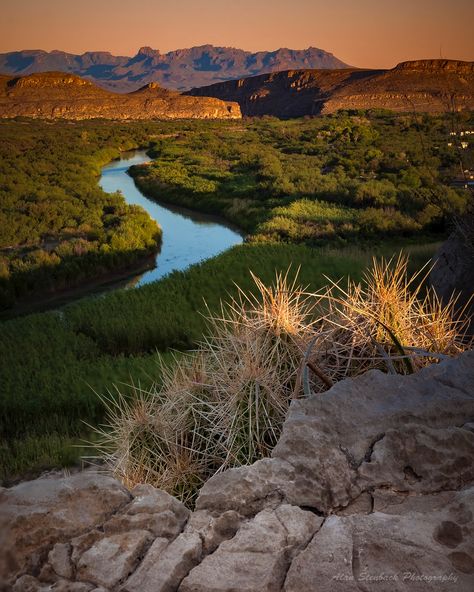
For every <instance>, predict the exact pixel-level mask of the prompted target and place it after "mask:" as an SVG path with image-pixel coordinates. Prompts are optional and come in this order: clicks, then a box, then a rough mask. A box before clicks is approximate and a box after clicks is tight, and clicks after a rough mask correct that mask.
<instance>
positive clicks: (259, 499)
mask: <svg viewBox="0 0 474 592" xmlns="http://www.w3.org/2000/svg"><path fill="white" fill-rule="evenodd" d="M294 478H295V471H294V468H293V467H292V465H290V464H289V463H287V462H285V461H283V460H274V459H269V458H264V459H263V460H260V461H257V462H256V463H254V464H253V465H251V466H249V467H239V468H237V469H230V470H228V471H225V472H224V473H219V474H217V475H215V476H214V477H212V478H211V479H209V481H207V482H206V483H205V484H204V486H203V487H202V489H201V491H200V492H199V497H198V499H197V501H196V509H197V510H210V511H211V512H214V513H220V512H226V511H228V510H233V511H235V512H238V513H239V514H241V515H242V516H253V515H255V514H256V513H257V512H260V510H262V509H264V508H276V507H277V506H278V505H280V503H281V502H282V500H283V499H284V488H283V489H282V487H283V486H284V485H285V484H287V483H289V482H292V481H293V480H294Z"/></svg>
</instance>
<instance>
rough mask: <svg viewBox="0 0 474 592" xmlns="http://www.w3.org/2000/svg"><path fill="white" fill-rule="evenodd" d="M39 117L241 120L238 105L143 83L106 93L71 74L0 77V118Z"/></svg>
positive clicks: (49, 73)
mask: <svg viewBox="0 0 474 592" xmlns="http://www.w3.org/2000/svg"><path fill="white" fill-rule="evenodd" d="M17 116H24V117H33V118H38V119H56V118H62V119H73V120H82V119H94V118H96V117H101V118H104V119H125V120H130V119H132V120H133V119H135V120H139V119H140V120H141V119H145V120H149V119H157V118H160V119H189V118H190V119H241V117H242V115H241V112H240V107H239V105H238V104H237V103H233V102H225V101H221V100H220V99H216V98H213V97H206V98H202V97H189V96H183V95H181V94H180V93H177V92H174V91H170V90H167V89H164V88H159V87H153V86H145V87H143V88H141V89H139V90H137V91H136V92H132V93H128V94H117V93H113V92H110V91H106V90H104V89H102V88H99V87H97V86H95V85H94V84H92V83H91V82H90V81H88V80H83V79H81V78H79V76H75V75H74V74H65V73H62V72H45V73H34V74H30V75H28V76H24V77H7V76H4V75H3V76H2V75H0V118H2V117H8V118H10V117H17Z"/></svg>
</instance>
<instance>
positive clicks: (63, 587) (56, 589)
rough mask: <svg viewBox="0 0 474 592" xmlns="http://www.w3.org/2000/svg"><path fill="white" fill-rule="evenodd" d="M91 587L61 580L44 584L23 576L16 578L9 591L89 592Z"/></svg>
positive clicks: (81, 583)
mask: <svg viewBox="0 0 474 592" xmlns="http://www.w3.org/2000/svg"><path fill="white" fill-rule="evenodd" d="M93 587H94V586H92V585H91V584H86V583H83V582H70V581H68V580H63V579H59V580H58V581H57V582H55V583H54V584H44V583H43V582H40V581H39V580H38V579H37V578H35V577H33V576H30V575H24V576H21V577H20V578H18V580H17V581H16V582H15V584H14V585H13V587H12V588H10V589H11V590H12V591H13V592H91V590H92V589H93Z"/></svg>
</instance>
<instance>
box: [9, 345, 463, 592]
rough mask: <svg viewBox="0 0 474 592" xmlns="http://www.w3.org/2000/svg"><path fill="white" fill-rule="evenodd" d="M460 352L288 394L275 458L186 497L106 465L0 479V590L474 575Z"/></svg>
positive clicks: (199, 587) (280, 587) (293, 590)
mask: <svg viewBox="0 0 474 592" xmlns="http://www.w3.org/2000/svg"><path fill="white" fill-rule="evenodd" d="M473 425H474V352H467V353H465V354H463V355H462V356H460V357H459V358H457V359H454V360H447V361H444V362H442V363H441V364H439V365H435V366H431V367H429V368H426V369H424V370H422V371H420V372H419V373H417V374H415V375H412V376H404V377H402V376H387V375H384V374H382V373H381V372H378V371H373V372H368V373H367V374H366V375H364V376H362V377H359V378H356V379H351V380H346V381H343V382H341V383H338V384H337V385H336V386H334V387H333V388H332V389H331V390H329V391H327V392H326V393H324V394H322V395H315V396H313V397H310V398H307V399H303V400H298V401H294V402H293V403H292V405H291V408H290V411H289V414H288V417H287V420H286V422H285V425H284V429H283V433H282V436H281V439H280V441H279V443H278V445H277V447H276V448H275V450H274V454H273V458H270V459H265V460H262V461H259V462H257V463H255V464H254V465H252V466H249V467H241V468H239V469H232V470H229V471H226V472H224V473H222V474H219V475H216V476H215V477H213V478H212V479H210V480H209V481H208V483H206V485H205V486H204V487H203V489H202V491H201V494H200V496H199V499H198V501H197V508H196V511H195V512H193V513H190V512H189V510H187V509H186V508H185V507H184V506H183V505H182V504H181V503H180V502H179V501H177V500H176V499H174V498H173V497H171V496H170V495H168V494H166V493H164V492H162V491H159V490H156V489H154V488H153V487H151V486H148V485H142V486H139V487H136V488H135V489H134V490H133V491H132V492H128V491H126V490H125V489H124V488H123V487H122V486H121V485H120V484H118V483H117V482H116V481H114V480H113V479H110V478H109V477H106V476H104V475H92V474H88V473H85V474H79V475H75V476H74V477H69V478H67V479H39V480H37V481H32V482H29V483H23V484H21V485H19V486H16V487H14V488H12V489H10V490H5V489H4V490H2V491H1V492H0V502H1V506H0V516H1V518H2V520H3V527H4V529H5V528H6V530H5V532H6V534H7V538H5V535H4V538H3V541H2V543H3V544H2V548H3V547H5V548H6V549H7V550H9V551H10V552H9V553H7V554H5V555H4V557H3V559H4V563H3V584H2V586H0V590H14V591H21V592H47V591H50V590H51V591H52V590H55V591H57V590H59V591H62V590H64V591H70V592H74V591H76V592H91V591H92V590H94V592H119V591H121V592H175V591H180V592H234V591H235V592H265V591H267V592H274V591H275V592H278V591H285V592H306V591H307V592H310V591H311V592H313V591H314V590H317V591H318V592H320V591H325V590H327V591H331V592H333V591H335V592H338V591H341V592H342V591H343V592H346V591H351V590H354V591H360V590H363V591H364V592H372V591H373V592H375V591H380V590H381V591H387V592H388V591H398V590H399V591H402V590H403V591H406V590H408V591H410V590H414V591H420V592H421V591H423V592H424V591H425V590H431V589H433V590H441V591H443V592H444V591H446V592H448V591H453V592H458V591H460V592H472V590H473V589H474V429H473Z"/></svg>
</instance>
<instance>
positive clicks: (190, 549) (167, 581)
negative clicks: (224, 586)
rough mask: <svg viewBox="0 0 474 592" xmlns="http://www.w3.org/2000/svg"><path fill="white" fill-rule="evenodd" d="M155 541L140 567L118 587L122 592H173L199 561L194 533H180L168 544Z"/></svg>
mask: <svg viewBox="0 0 474 592" xmlns="http://www.w3.org/2000/svg"><path fill="white" fill-rule="evenodd" d="M164 541H165V539H157V540H156V541H155V543H154V544H153V545H152V547H151V548H150V550H149V551H148V553H147V555H146V556H145V558H144V560H143V562H142V563H141V565H140V567H139V568H138V569H137V570H136V571H135V573H134V574H133V575H132V576H131V577H130V578H129V579H128V580H127V581H126V583H125V584H124V586H123V587H122V588H121V590H122V591H123V592H174V591H175V590H177V589H178V586H179V584H180V582H181V581H182V580H183V578H184V577H185V576H186V575H187V574H188V573H189V572H190V571H191V569H192V568H193V567H194V566H195V565H197V564H198V563H199V561H200V559H201V552H202V543H201V538H200V537H199V535H198V534H197V533H183V534H180V535H179V537H178V538H177V539H175V540H174V541H173V542H172V543H170V544H169V545H166V544H165V543H164Z"/></svg>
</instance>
